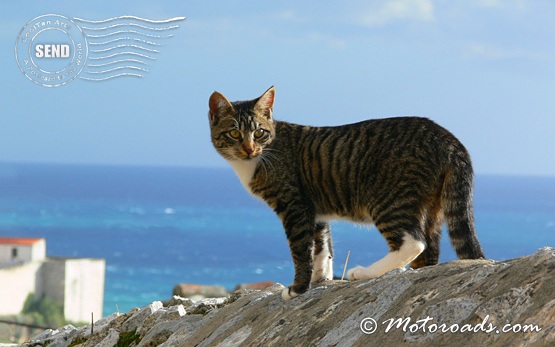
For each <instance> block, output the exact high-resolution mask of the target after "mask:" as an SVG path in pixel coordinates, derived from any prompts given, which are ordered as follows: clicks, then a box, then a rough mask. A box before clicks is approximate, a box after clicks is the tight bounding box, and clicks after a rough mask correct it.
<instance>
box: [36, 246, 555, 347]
mask: <svg viewBox="0 0 555 347" xmlns="http://www.w3.org/2000/svg"><path fill="white" fill-rule="evenodd" d="M282 289H283V286H281V285H274V286H272V287H270V288H267V289H264V290H244V289H243V290H240V291H237V292H235V293H233V294H232V295H231V296H229V297H223V298H216V299H205V300H202V301H200V302H196V303H190V302H189V301H182V299H179V298H172V299H170V302H171V305H170V302H168V304H167V305H166V307H162V304H161V303H160V302H154V303H152V304H151V305H148V306H147V307H145V308H142V309H136V310H131V311H130V312H128V313H126V314H124V315H119V316H109V317H106V318H104V319H102V320H100V321H98V322H96V323H95V330H94V333H93V334H92V335H91V334H90V326H88V327H84V328H80V329H79V330H76V329H75V328H72V327H65V328H62V329H58V330H47V331H45V332H43V333H42V334H40V335H39V336H37V337H35V338H34V339H33V342H30V343H29V344H28V346H44V345H46V344H50V346H56V347H67V346H68V345H69V344H70V343H72V342H73V341H76V342H79V343H81V345H82V347H89V346H104V347H111V346H114V345H115V344H117V342H118V341H119V340H120V337H122V336H129V334H136V337H137V338H138V339H140V342H138V343H137V346H139V347H146V346H162V347H169V346H218V347H226V346H238V345H241V346H269V347H272V346H278V347H283V346H306V345H310V346H322V347H323V346H368V345H382V346H399V345H404V344H407V343H410V344H413V345H426V346H428V345H429V346H463V345H464V346H467V345H470V346H480V345H487V346H490V347H495V346H551V345H555V249H553V248H547V247H546V248H542V249H540V250H538V251H537V252H536V253H534V254H532V255H530V256H526V257H521V258H517V259H512V260H508V261H503V262H493V261H489V260H457V261H452V262H449V263H444V264H439V265H437V266H430V267H425V268H422V269H419V270H417V271H410V270H409V271H405V272H401V271H394V272H390V273H387V274H386V275H384V276H382V277H379V278H375V279H371V280H365V281H357V282H348V281H330V282H324V283H319V284H317V285H315V286H314V287H312V288H310V289H309V290H308V291H307V292H306V293H305V294H303V295H300V296H299V297H297V298H294V299H292V300H290V301H284V300H283V299H282V298H281V290H282ZM183 304H190V306H188V307H184V305H183ZM370 319H373V320H374V322H375V325H372V324H363V323H365V322H366V323H368V322H370V323H371V321H370ZM361 327H363V328H366V329H368V327H375V331H372V333H371V334H367V333H365V332H363V331H362V329H361ZM503 329H508V330H509V331H508V332H506V331H503ZM511 329H514V330H511ZM87 331H88V332H87ZM367 332H368V331H367ZM124 334H126V335H124ZM82 341H84V342H82ZM74 344H75V343H74ZM134 344H135V342H133V344H132V346H134Z"/></svg>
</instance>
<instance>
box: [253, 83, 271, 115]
mask: <svg viewBox="0 0 555 347" xmlns="http://www.w3.org/2000/svg"><path fill="white" fill-rule="evenodd" d="M275 95H276V88H274V86H272V87H270V89H268V90H267V91H266V92H265V93H264V94H262V96H261V97H260V98H258V101H257V102H256V106H255V108H256V109H257V110H259V111H262V113H263V114H264V115H266V117H268V118H270V119H271V118H272V112H273V109H274V99H275Z"/></svg>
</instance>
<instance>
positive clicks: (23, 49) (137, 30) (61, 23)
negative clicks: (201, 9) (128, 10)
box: [15, 14, 185, 87]
mask: <svg viewBox="0 0 555 347" xmlns="http://www.w3.org/2000/svg"><path fill="white" fill-rule="evenodd" d="M184 19H185V17H174V18H170V19H165V20H152V19H145V18H140V17H136V16H119V17H113V18H108V19H102V20H87V19H82V18H69V17H66V16H62V15H58V14H46V15H42V16H39V17H36V18H34V19H32V20H30V21H29V22H27V24H25V25H24V26H23V28H22V29H21V31H20V32H19V34H18V35H17V41H16V44H15V57H16V60H17V65H18V66H19V69H20V70H21V71H22V72H23V74H24V76H25V77H27V79H29V80H31V81H33V82H34V83H36V84H39V85H41V86H45V87H58V86H62V85H65V84H67V83H69V82H71V81H73V80H75V79H77V77H79V79H81V80H85V81H93V82H98V81H107V80H112V79H117V78H142V77H143V76H144V74H145V73H147V72H149V66H150V65H151V64H152V63H153V62H154V61H156V60H157V59H158V58H157V56H158V55H159V54H160V52H161V51H162V48H163V46H165V45H166V42H167V40H169V39H171V38H172V37H173V36H174V34H173V32H175V30H177V29H178V28H179V27H180V25H179V22H180V21H183V20H184Z"/></svg>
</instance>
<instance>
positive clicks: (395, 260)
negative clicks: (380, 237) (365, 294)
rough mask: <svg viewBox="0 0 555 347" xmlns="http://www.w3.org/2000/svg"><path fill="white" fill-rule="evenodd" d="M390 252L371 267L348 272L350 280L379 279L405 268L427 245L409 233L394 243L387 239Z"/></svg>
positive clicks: (358, 267) (357, 268)
mask: <svg viewBox="0 0 555 347" xmlns="http://www.w3.org/2000/svg"><path fill="white" fill-rule="evenodd" d="M387 239H388V243H389V247H390V252H389V253H388V254H387V255H386V256H385V257H383V258H382V259H380V260H378V261H377V262H375V263H374V264H372V265H370V266H369V267H362V266H357V267H355V268H352V269H350V270H349V271H348V272H347V277H348V278H349V280H351V281H354V280H362V279H369V278H375V277H379V276H381V275H383V274H385V273H386V272H389V271H391V270H394V269H397V268H404V267H405V266H407V265H408V264H409V263H410V262H412V261H413V260H414V259H416V258H417V257H418V256H419V255H420V253H422V251H424V249H425V248H426V244H425V243H424V242H423V241H421V240H419V239H417V238H415V237H414V236H412V235H411V234H409V233H406V232H405V233H404V236H403V237H402V238H400V239H398V241H397V240H395V241H393V240H392V239H391V238H387ZM399 241H400V242H399Z"/></svg>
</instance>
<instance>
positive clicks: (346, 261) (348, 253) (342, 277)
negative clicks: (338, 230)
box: [341, 251, 351, 281]
mask: <svg viewBox="0 0 555 347" xmlns="http://www.w3.org/2000/svg"><path fill="white" fill-rule="evenodd" d="M350 255H351V251H348V252H347V259H345V266H344V267H343V275H342V276H341V280H342V281H343V279H344V278H345V271H347V264H349V256H350Z"/></svg>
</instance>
